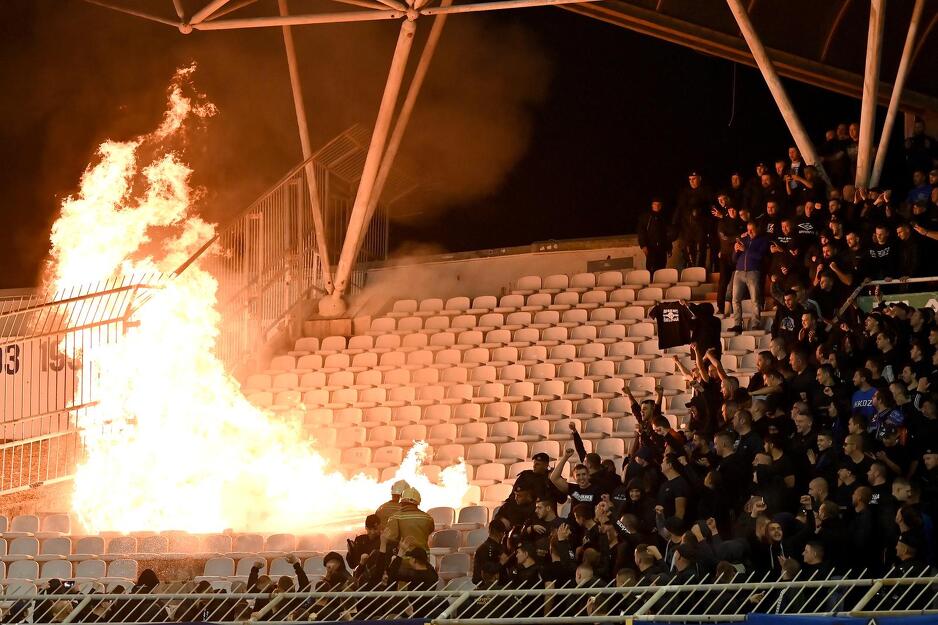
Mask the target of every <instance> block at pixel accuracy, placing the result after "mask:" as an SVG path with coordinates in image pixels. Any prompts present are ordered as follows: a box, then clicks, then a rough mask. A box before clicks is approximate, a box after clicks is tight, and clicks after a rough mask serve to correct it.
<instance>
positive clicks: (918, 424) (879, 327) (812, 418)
mask: <svg viewBox="0 0 938 625" xmlns="http://www.w3.org/2000/svg"><path fill="white" fill-rule="evenodd" d="M856 143H857V127H856V125H855V124H852V125H850V126H847V125H846V124H844V125H842V126H839V127H838V128H837V129H836V130H831V131H830V132H828V133H827V137H826V141H825V143H824V145H823V146H822V148H821V153H822V155H823V165H824V168H825V170H826V174H827V176H828V178H829V180H824V179H822V176H821V175H819V172H818V170H817V169H816V168H815V167H813V166H810V165H805V164H804V163H803V162H802V158H801V155H800V154H799V152H798V150H797V149H796V148H794V147H792V148H789V150H788V158H786V159H780V160H778V161H776V162H775V163H774V167H771V166H769V165H768V164H765V163H759V164H758V165H757V166H756V169H755V174H756V175H755V177H753V178H751V179H749V180H745V179H744V177H743V176H742V175H741V174H740V173H733V174H732V175H731V177H730V184H729V186H728V187H727V189H726V190H725V191H721V192H719V193H716V194H715V193H713V192H712V191H711V190H709V189H708V188H707V187H706V185H705V184H704V182H703V179H702V176H700V175H699V174H698V173H697V172H692V173H691V174H690V177H689V184H688V186H687V187H686V188H685V189H683V190H682V191H681V193H680V195H679V198H678V202H677V205H676V207H675V210H674V211H673V212H672V213H668V212H667V211H665V210H664V205H663V203H662V202H661V201H659V200H655V201H654V202H653V203H652V207H651V210H650V211H649V212H648V213H647V214H645V215H643V216H642V219H641V220H640V223H639V232H638V236H639V242H640V245H641V246H642V249H643V251H644V252H645V255H646V258H647V264H648V267H649V269H652V270H654V269H657V268H660V267H663V266H665V264H667V263H668V262H669V261H668V258H669V257H672V262H673V263H674V264H677V265H698V266H705V267H708V268H710V269H711V270H714V271H719V275H720V279H719V288H718V295H717V305H718V314H719V313H722V314H727V315H728V314H730V310H729V309H728V308H727V304H728V303H729V302H730V301H731V302H732V315H733V317H734V325H733V326H732V328H731V329H732V330H733V331H735V332H737V333H739V332H742V331H743V330H744V328H743V309H742V302H743V297H744V295H745V296H746V297H747V298H748V299H750V300H752V301H753V304H754V305H753V310H754V312H755V314H754V315H752V316H751V319H752V320H753V322H754V323H759V322H760V321H761V318H760V312H761V311H762V310H764V309H768V308H770V307H773V306H774V310H775V312H774V320H773V322H772V325H771V335H772V341H771V349H769V350H766V351H762V352H760V353H759V354H758V357H757V371H756V372H755V373H754V374H753V375H752V376H751V377H750V379H749V381H748V383H747V384H742V383H741V382H740V380H739V379H738V378H737V377H734V376H733V375H730V374H728V373H727V371H726V370H725V369H724V366H723V363H722V361H721V343H720V328H719V320H718V318H717V317H715V316H714V315H713V310H712V308H710V304H691V305H689V307H688V309H687V312H688V313H689V314H690V316H691V317H693V318H694V320H695V323H696V328H695V329H694V332H693V336H692V341H693V342H692V344H691V349H690V356H691V363H690V364H691V366H690V367H688V366H687V364H686V363H685V362H683V361H682V360H681V359H680V358H678V357H675V361H676V366H677V368H678V369H679V370H680V371H681V372H682V373H683V374H684V376H685V377H686V379H687V381H688V383H689V387H690V388H691V389H692V390H693V395H692V399H691V401H690V403H689V404H688V406H687V408H688V409H689V417H688V419H687V422H686V423H685V424H683V425H682V427H681V428H679V429H675V427H674V426H673V424H672V421H671V420H669V419H668V417H667V416H666V415H664V414H662V410H661V408H662V392H661V390H660V389H658V390H657V397H656V398H645V399H643V400H642V401H638V400H637V399H636V398H635V397H632V395H631V393H630V392H629V388H628V386H626V387H625V392H626V393H628V394H629V397H630V398H631V399H632V413H633V415H634V417H635V419H636V420H637V436H636V438H635V439H634V442H633V445H632V448H631V449H630V450H629V451H630V453H629V456H628V457H627V458H626V459H625V461H624V463H623V465H622V466H623V469H622V471H621V473H620V472H619V471H618V470H617V468H616V465H615V464H614V463H613V461H612V460H611V459H603V458H601V457H600V456H599V455H597V454H595V453H586V449H585V447H584V445H583V442H582V440H581V438H580V435H579V433H578V432H577V431H576V429H575V428H574V427H573V426H571V430H572V431H571V438H572V443H573V447H572V448H570V449H568V450H566V452H565V454H564V456H563V457H562V458H550V457H548V456H547V455H546V454H537V455H535V456H534V457H533V459H532V460H533V468H532V469H530V470H527V471H524V472H522V473H521V474H520V475H519V476H518V477H517V479H516V481H515V484H514V488H513V492H512V494H511V495H510V496H509V497H508V499H507V500H506V501H505V502H504V503H503V504H502V505H501V506H500V507H499V509H498V510H497V512H496V513H495V515H494V518H493V520H492V521H491V523H490V524H489V526H488V538H487V540H486V541H485V542H484V543H483V544H482V545H481V546H479V547H478V549H477V550H476V552H475V554H474V559H473V566H472V581H473V582H474V583H475V584H476V587H477V588H485V589H502V588H517V589H531V588H551V587H553V588H560V587H570V586H577V587H581V588H582V587H594V586H607V585H610V584H614V585H616V586H622V587H625V586H643V585H661V584H666V583H667V584H683V583H688V582H693V581H711V582H713V581H730V580H732V579H733V578H734V577H735V576H737V575H746V576H749V577H750V578H751V576H752V574H755V575H756V576H758V578H759V579H763V580H791V579H796V578H797V579H809V578H810V579H829V578H832V577H838V576H849V577H855V578H856V577H863V576H865V577H875V576H883V575H887V574H888V575H893V576H905V575H923V574H932V573H933V572H934V570H935V567H936V566H938V542H936V539H938V536H936V528H935V520H936V519H938V323H936V319H935V311H934V310H933V309H931V308H918V309H916V308H912V307H910V306H908V305H906V304H903V303H896V304H892V305H888V306H883V305H880V306H879V307H878V308H877V309H875V310H874V311H873V312H871V313H869V314H866V313H863V312H862V311H860V310H859V309H858V308H856V307H855V306H845V303H847V304H849V303H850V301H851V300H850V298H849V296H850V294H851V293H852V292H853V290H854V289H855V288H856V287H857V286H859V285H861V284H862V283H863V282H864V281H865V280H868V279H877V280H881V279H887V278H889V279H895V280H901V279H903V278H906V277H916V276H921V275H934V274H935V273H936V267H938V266H936V265H935V264H934V263H931V262H929V259H931V258H935V257H938V255H936V254H935V253H936V252H938V169H936V166H938V165H936V158H938V147H936V146H938V144H936V142H935V140H934V139H932V138H930V137H928V136H927V135H926V134H925V128H924V124H922V123H921V122H917V123H916V126H915V131H914V133H913V135H912V136H911V137H910V138H909V139H908V141H907V142H906V163H907V165H908V167H909V171H910V176H911V190H910V191H909V192H908V193H907V194H906V196H905V198H904V199H902V200H897V199H896V198H895V197H894V196H893V194H892V193H891V192H890V191H889V190H887V189H858V188H855V187H853V186H852V185H851V184H849V183H848V182H847V181H848V180H850V179H851V178H852V176H853V171H854V169H855V166H856V162H855V159H856ZM829 183H831V184H829ZM708 308H709V310H708ZM714 324H715V325H714ZM574 455H576V457H577V458H578V460H579V463H577V464H575V466H573V468H572V471H571V472H570V474H571V475H572V477H573V479H574V481H573V482H568V481H567V480H566V479H565V478H564V477H563V469H564V466H566V465H568V464H569V463H570V461H571V459H572V458H573V456H574ZM564 504H569V505H568V506H567V509H568V510H569V512H568V513H567V514H566V515H565V516H560V507H561V506H563V505H564ZM419 505H420V494H419V492H417V491H416V490H415V489H414V488H411V487H410V486H409V485H407V484H406V483H404V482H399V483H396V484H394V486H393V487H392V497H391V500H390V501H388V502H387V503H386V504H384V505H382V506H381V507H380V508H379V509H378V510H376V511H375V513H374V514H373V515H370V516H369V517H368V518H367V519H366V523H365V526H366V533H365V534H363V535H361V536H359V537H357V538H356V539H355V540H354V541H349V545H348V552H347V554H346V555H345V556H344V557H343V556H342V555H340V554H339V553H336V552H333V553H329V554H327V555H326V556H325V557H324V566H325V575H324V576H323V577H322V579H321V580H319V581H317V583H316V585H315V587H312V586H311V583H310V579H309V578H308V576H307V575H306V573H305V572H304V570H303V568H302V566H301V565H300V564H299V562H298V561H297V560H296V558H295V557H292V556H291V559H290V562H291V563H292V564H293V566H294V569H295V576H294V577H295V579H294V577H291V576H284V577H281V578H279V579H277V580H273V579H271V578H270V577H269V576H267V575H263V574H262V573H261V571H262V568H263V566H264V561H262V560H259V561H258V562H257V563H256V565H255V566H254V567H253V568H252V569H251V574H250V577H249V579H248V583H247V587H246V590H247V591H248V592H252V593H258V594H259V595H260V598H258V599H255V600H253V601H252V602H248V601H245V600H243V599H235V598H227V597H225V596H224V594H223V593H220V594H217V593H216V594H217V598H211V599H192V600H185V601H182V602H181V603H179V604H178V605H176V606H174V609H173V610H172V611H170V610H169V609H168V606H167V605H166V604H164V603H161V602H154V601H149V602H121V601H105V600H92V601H87V602H85V603H82V604H81V609H80V610H79V611H80V614H77V615H75V616H73V617H72V620H73V621H74V622H105V621H106V622H121V621H124V622H129V621H151V622H155V621H171V620H172V621H192V620H201V619H211V618H213V617H214V618H224V620H232V619H250V618H254V619H259V620H290V619H310V620H326V621H331V620H342V619H349V618H353V617H354V618H356V619H358V620H367V619H368V618H387V617H388V615H398V616H407V617H414V618H420V617H431V616H433V615H435V614H437V613H439V611H440V610H441V609H442V606H444V605H446V604H445V599H439V598H432V597H430V598H421V599H412V598H411V599H400V600H390V601H389V600H387V599H381V598H380V597H374V596H354V597H349V598H342V597H339V598H336V597H332V598H328V599H311V598H304V597H289V598H286V599H285V600H283V599H284V598H282V597H281V598H279V599H278V598H277V595H278V594H281V593H286V592H293V591H304V590H321V591H348V590H366V591H379V590H386V589H401V588H407V589H432V588H437V586H438V582H439V577H438V574H437V572H436V570H435V569H434V567H433V566H432V564H431V560H430V557H429V555H428V549H429V539H430V535H431V533H432V532H433V531H434V522H433V519H432V517H430V516H429V515H428V514H427V513H426V512H423V511H421V510H420V509H419ZM54 581H56V582H57V580H54ZM157 583H158V580H157V579H156V576H155V575H154V574H153V572H152V571H145V572H144V574H143V575H142V576H141V580H140V582H139V583H138V585H137V586H135V587H134V588H133V589H132V590H130V591H129V592H131V593H133V594H139V593H149V592H152V590H153V589H154V588H155V587H156V584H157ZM66 590H67V589H65V588H63V587H62V586H61V585H60V584H59V583H55V584H50V587H49V588H48V589H46V590H45V591H44V592H46V593H49V594H58V593H61V592H64V591H66ZM195 590H196V591H197V592H202V593H207V594H212V593H213V591H212V589H211V587H210V585H209V584H208V583H207V582H202V583H200V584H199V585H198V586H197V587H196V588H195ZM73 591H74V590H73ZM783 595H784V593H782V594H778V595H776V596H772V597H767V596H766V593H755V594H750V595H747V594H745V593H744V595H743V596H742V597H741V598H739V599H738V601H739V602H741V604H740V605H735V606H733V609H734V610H737V609H740V608H741V607H742V608H745V606H747V605H749V606H750V607H751V608H752V609H757V608H759V609H762V610H765V609H769V610H782V609H784V608H786V607H787V608H791V606H790V605H788V606H786V605H785V604H786V602H788V603H790V602H792V601H795V600H796V599H795V595H791V596H788V597H787V598H785V597H784V596H783ZM735 596H736V595H734V597H735ZM812 596H813V595H812ZM604 597H605V598H600V597H598V596H594V597H592V598H584V597H582V596H567V597H560V598H555V599H547V600H545V599H543V598H541V597H536V596H532V597H527V598H525V597H521V598H519V597H514V598H506V597H505V596H481V597H478V598H476V599H473V600H472V601H469V602H467V603H466V604H465V605H462V606H461V607H460V608H459V610H458V614H459V615H460V616H461V617H465V618H486V617H488V616H494V615H496V614H504V613H506V612H510V614H511V615H512V616H516V617H536V616H538V615H542V614H545V613H546V612H547V611H550V610H553V611H554V612H555V613H560V614H565V615H568V616H570V615H574V614H580V615H582V614H588V615H592V614H609V613H614V612H615V610H616V609H618V607H617V606H618V604H617V603H616V601H615V600H611V599H610V598H609V596H608V595H604ZM734 600H736V599H734ZM823 600H829V597H828V595H826V594H823V593H822V597H821V599H819V600H818V601H823ZM441 601H442V602H444V603H440V602H441ZM800 601H802V603H801V604H799V606H797V607H800V608H801V609H808V608H809V607H813V608H821V607H824V606H823V605H821V604H818V605H814V606H808V605H807V603H808V602H810V599H808V598H806V597H802V598H801V599H800ZM563 602H568V603H569V605H564V604H563ZM508 604H510V605H508ZM77 605H78V600H77V599H76V601H75V602H68V601H61V600H56V601H52V600H50V601H48V602H39V603H38V604H33V603H32V602H30V603H27V602H22V603H20V604H15V605H14V606H13V608H12V609H11V611H10V613H9V614H8V615H7V618H6V619H5V621H6V622H19V620H21V618H22V617H23V616H24V615H25V611H26V610H27V609H32V610H33V613H34V615H35V614H36V613H39V614H40V615H41V616H42V617H43V618H47V619H49V620H56V618H58V617H59V616H63V617H64V616H66V615H68V614H69V613H70V612H72V611H73V610H74V609H75V608H76V606H77ZM30 606H32V607H31V608H30ZM766 606H768V607H766ZM920 607H921V606H920ZM715 609H717V610H727V609H729V608H727V607H726V606H717V607H716V608H715ZM34 620H35V616H34Z"/></svg>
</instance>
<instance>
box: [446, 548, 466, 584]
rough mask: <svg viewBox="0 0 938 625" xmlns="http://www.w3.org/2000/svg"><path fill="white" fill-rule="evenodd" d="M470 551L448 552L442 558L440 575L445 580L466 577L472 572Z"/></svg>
mask: <svg viewBox="0 0 938 625" xmlns="http://www.w3.org/2000/svg"><path fill="white" fill-rule="evenodd" d="M471 568H472V567H471V562H470V557H469V554H468V553H447V554H444V555H443V557H442V558H441V559H440V566H439V575H440V579H442V580H443V581H444V582H448V581H449V580H452V579H456V578H458V577H465V576H467V575H468V574H469V573H470V572H471Z"/></svg>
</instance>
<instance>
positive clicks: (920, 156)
mask: <svg viewBox="0 0 938 625" xmlns="http://www.w3.org/2000/svg"><path fill="white" fill-rule="evenodd" d="M936 159H938V142H936V141H935V138H934V137H930V136H928V134H927V133H926V132H925V120H923V119H922V118H921V117H916V118H915V122H914V123H913V124H912V134H911V135H910V136H908V137H906V140H905V166H906V170H907V171H915V170H917V169H918V170H922V171H931V170H932V169H933V168H934V167H935V161H936Z"/></svg>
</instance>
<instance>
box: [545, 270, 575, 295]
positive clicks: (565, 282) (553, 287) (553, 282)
mask: <svg viewBox="0 0 938 625" xmlns="http://www.w3.org/2000/svg"><path fill="white" fill-rule="evenodd" d="M568 286H570V279H569V278H568V277H567V276H566V275H565V274H554V275H551V276H547V277H546V278H544V279H543V280H542V281H541V290H542V291H545V292H558V291H562V290H563V289H566V288H567V287H568Z"/></svg>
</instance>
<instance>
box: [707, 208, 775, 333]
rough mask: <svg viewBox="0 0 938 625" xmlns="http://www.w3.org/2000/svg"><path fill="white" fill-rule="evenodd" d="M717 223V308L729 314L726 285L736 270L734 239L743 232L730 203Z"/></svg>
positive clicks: (729, 301)
mask: <svg viewBox="0 0 938 625" xmlns="http://www.w3.org/2000/svg"><path fill="white" fill-rule="evenodd" d="M773 204H774V202H773ZM719 219H720V221H719V222H718V223H717V239H718V240H719V252H718V253H719V258H720V262H719V266H718V267H717V269H718V271H719V272H720V281H719V284H718V286H717V310H718V312H720V313H721V314H725V315H729V314H730V311H729V310H728V308H727V307H728V305H730V304H731V300H729V299H727V297H726V290H727V287H728V286H729V285H730V284H732V280H733V272H735V271H736V263H735V260H734V255H735V249H734V248H735V246H736V239H737V238H738V237H739V235H741V234H742V233H743V229H744V228H743V223H742V222H741V221H740V220H739V216H738V215H737V213H736V207H735V206H733V205H732V204H731V205H729V206H727V207H726V214H722V215H721V216H720V217H719Z"/></svg>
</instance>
